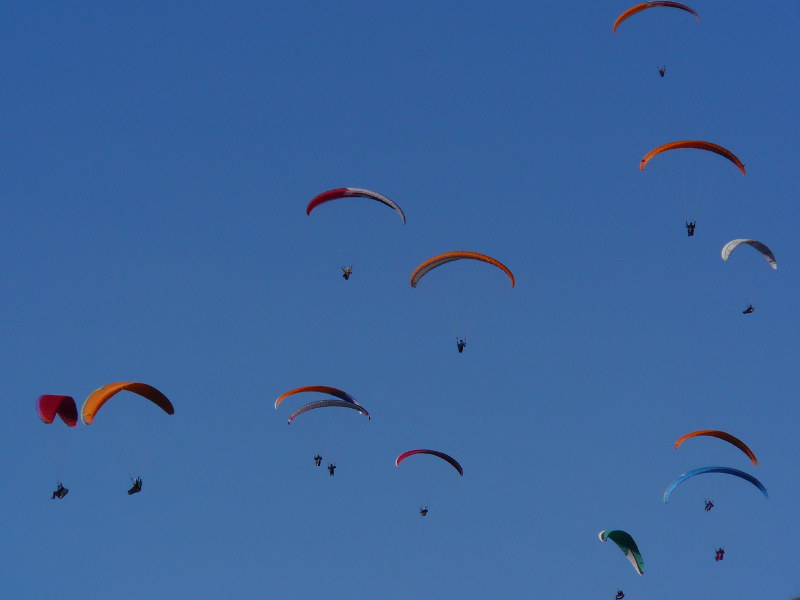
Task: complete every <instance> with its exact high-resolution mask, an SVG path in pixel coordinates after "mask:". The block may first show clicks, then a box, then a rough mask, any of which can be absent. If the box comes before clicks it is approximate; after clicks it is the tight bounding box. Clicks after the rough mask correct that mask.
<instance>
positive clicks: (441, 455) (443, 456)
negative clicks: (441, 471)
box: [394, 449, 464, 476]
mask: <svg viewBox="0 0 800 600" xmlns="http://www.w3.org/2000/svg"><path fill="white" fill-rule="evenodd" d="M414 454H432V455H433V456H438V457H439V458H441V459H442V460H445V461H447V462H449V463H450V464H451V465H452V466H453V468H454V469H455V470H456V471H458V474H459V475H462V476H463V475H464V469H462V468H461V465H460V464H459V463H458V461H457V460H456V459H455V458H453V457H452V456H450V455H449V454H445V453H444V452H439V451H438V450H424V449H418V450H408V451H407V452H403V453H402V454H401V455H400V456H398V457H397V458H396V459H395V461H394V464H395V466H396V467H399V466H400V463H401V462H403V461H404V460H405V459H407V458H408V457H409V456H413V455H414Z"/></svg>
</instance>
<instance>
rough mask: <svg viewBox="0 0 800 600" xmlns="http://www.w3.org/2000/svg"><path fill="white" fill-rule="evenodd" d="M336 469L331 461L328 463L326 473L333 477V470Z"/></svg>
mask: <svg viewBox="0 0 800 600" xmlns="http://www.w3.org/2000/svg"><path fill="white" fill-rule="evenodd" d="M335 470H336V465H335V464H333V463H328V475H330V476H331V477H333V472H334V471H335Z"/></svg>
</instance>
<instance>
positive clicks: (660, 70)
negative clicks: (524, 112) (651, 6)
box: [617, 65, 667, 600]
mask: <svg viewBox="0 0 800 600" xmlns="http://www.w3.org/2000/svg"><path fill="white" fill-rule="evenodd" d="M666 73H667V67H666V65H661V66H660V67H658V74H659V75H661V77H663V76H664V75H666ZM617 600H619V598H617Z"/></svg>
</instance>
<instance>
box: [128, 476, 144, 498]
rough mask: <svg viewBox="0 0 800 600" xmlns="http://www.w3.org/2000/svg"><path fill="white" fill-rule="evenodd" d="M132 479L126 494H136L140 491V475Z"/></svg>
mask: <svg viewBox="0 0 800 600" xmlns="http://www.w3.org/2000/svg"><path fill="white" fill-rule="evenodd" d="M132 481H133V485H132V486H131V489H129V490H128V496H131V495H133V494H138V493H139V492H141V491H142V478H141V477H137V478H136V479H133V480H132Z"/></svg>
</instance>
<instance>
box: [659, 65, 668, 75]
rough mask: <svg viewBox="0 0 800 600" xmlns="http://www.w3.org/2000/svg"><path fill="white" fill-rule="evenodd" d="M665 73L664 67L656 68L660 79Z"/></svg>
mask: <svg viewBox="0 0 800 600" xmlns="http://www.w3.org/2000/svg"><path fill="white" fill-rule="evenodd" d="M666 72H667V67H666V66H664V65H662V66H660V67H658V74H659V75H661V76H662V77H663V76H664V75H665V74H666Z"/></svg>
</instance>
